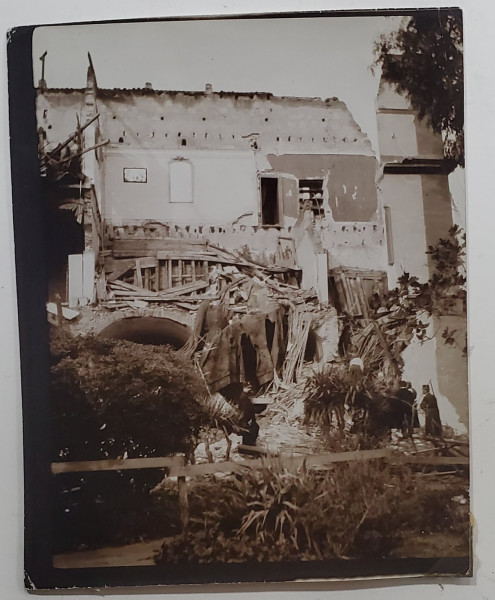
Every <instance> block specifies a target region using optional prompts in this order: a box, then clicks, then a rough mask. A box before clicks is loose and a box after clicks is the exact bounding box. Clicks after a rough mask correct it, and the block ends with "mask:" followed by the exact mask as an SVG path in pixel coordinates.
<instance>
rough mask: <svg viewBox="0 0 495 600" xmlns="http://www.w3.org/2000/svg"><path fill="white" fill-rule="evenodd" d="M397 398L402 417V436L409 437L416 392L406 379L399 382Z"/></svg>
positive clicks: (412, 423) (411, 431) (411, 432)
mask: <svg viewBox="0 0 495 600" xmlns="http://www.w3.org/2000/svg"><path fill="white" fill-rule="evenodd" d="M397 398H398V399H399V400H400V402H401V412H402V415H403V418H402V437H403V438H410V437H411V436H412V434H413V428H414V416H415V411H414V401H415V400H416V392H415V391H414V390H413V389H412V387H411V384H410V383H408V382H407V381H401V382H400V383H399V391H398V392H397Z"/></svg>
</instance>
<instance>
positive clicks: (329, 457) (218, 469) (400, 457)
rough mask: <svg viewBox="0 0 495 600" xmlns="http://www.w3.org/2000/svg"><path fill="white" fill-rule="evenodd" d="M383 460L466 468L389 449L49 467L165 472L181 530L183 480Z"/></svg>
mask: <svg viewBox="0 0 495 600" xmlns="http://www.w3.org/2000/svg"><path fill="white" fill-rule="evenodd" d="M376 459H380V460H386V461H387V462H388V463H389V464H392V465H402V464H407V463H412V464H417V465H425V466H426V465H432V466H468V465H469V457H467V456H424V455H423V456H416V455H405V454H398V453H396V452H395V453H394V452H393V451H392V450H391V449H390V448H381V449H378V450H356V451H353V452H332V453H325V454H307V455H304V456H276V457H270V456H268V457H266V458H257V459H248V460H243V461H228V462H218V463H203V464H198V465H190V464H186V460H185V457H184V456H163V457H150V458H122V459H109V460H92V461H81V462H55V463H52V465H51V471H52V473H53V474H54V475H60V474H63V473H78V472H95V471H124V470H130V469H166V470H167V476H168V477H177V487H178V497H179V510H180V517H181V522H182V527H183V528H184V529H186V528H187V526H188V523H189V504H188V498H187V482H186V478H193V477H201V476H204V475H214V474H216V473H242V472H245V470H246V469H261V468H264V467H269V466H272V465H279V466H281V467H283V468H286V469H288V470H291V469H292V470H297V469H300V468H302V467H303V466H304V467H305V468H307V469H321V470H323V469H328V468H330V467H331V466H332V465H334V464H336V463H341V462H353V461H358V460H359V461H362V460H376Z"/></svg>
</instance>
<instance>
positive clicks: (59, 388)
mask: <svg viewBox="0 0 495 600" xmlns="http://www.w3.org/2000/svg"><path fill="white" fill-rule="evenodd" d="M51 347H52V357H53V361H54V363H55V364H54V365H53V366H52V368H51V382H50V383H51V398H52V401H53V408H54V413H55V422H56V430H57V431H56V440H57V454H58V455H59V456H61V457H64V458H66V459H69V460H90V459H98V458H107V457H110V458H117V457H121V456H123V455H124V454H126V455H127V456H129V457H132V456H134V457H138V456H153V455H158V456H160V455H164V454H165V455H167V454H171V453H175V452H181V451H183V452H188V451H189V450H190V447H191V444H192V443H193V442H194V439H195V437H196V436H197V434H198V431H199V428H200V425H201V423H202V421H203V419H204V413H203V410H202V407H201V403H200V401H199V400H200V398H201V396H202V395H203V394H204V393H205V391H204V385H203V383H202V380H201V379H200V378H199V376H198V375H197V374H196V372H195V371H194V369H192V368H191V364H190V363H189V362H187V361H186V360H185V359H184V358H182V357H181V356H179V355H178V354H177V353H176V352H174V351H173V350H172V349H170V348H168V347H163V346H162V347H155V346H145V345H140V344H135V343H132V342H127V341H121V340H109V339H101V338H98V337H96V336H86V337H75V338H72V337H70V336H67V335H66V334H65V335H64V334H58V333H56V334H55V335H54V336H53V338H52V346H51Z"/></svg>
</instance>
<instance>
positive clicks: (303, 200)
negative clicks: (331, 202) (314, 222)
mask: <svg viewBox="0 0 495 600" xmlns="http://www.w3.org/2000/svg"><path fill="white" fill-rule="evenodd" d="M306 209H310V210H311V211H313V214H314V215H315V216H324V214H325V211H324V210H323V179H300V180H299V210H300V211H302V210H306Z"/></svg>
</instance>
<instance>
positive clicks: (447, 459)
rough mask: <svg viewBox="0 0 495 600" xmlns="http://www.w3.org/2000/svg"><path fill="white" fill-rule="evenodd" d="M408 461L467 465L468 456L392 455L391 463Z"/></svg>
mask: <svg viewBox="0 0 495 600" xmlns="http://www.w3.org/2000/svg"><path fill="white" fill-rule="evenodd" d="M401 463H408V464H414V465H431V466H437V465H453V466H455V465H469V456H418V455H415V456H409V455H402V456H397V457H394V459H393V461H392V464H401Z"/></svg>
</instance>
